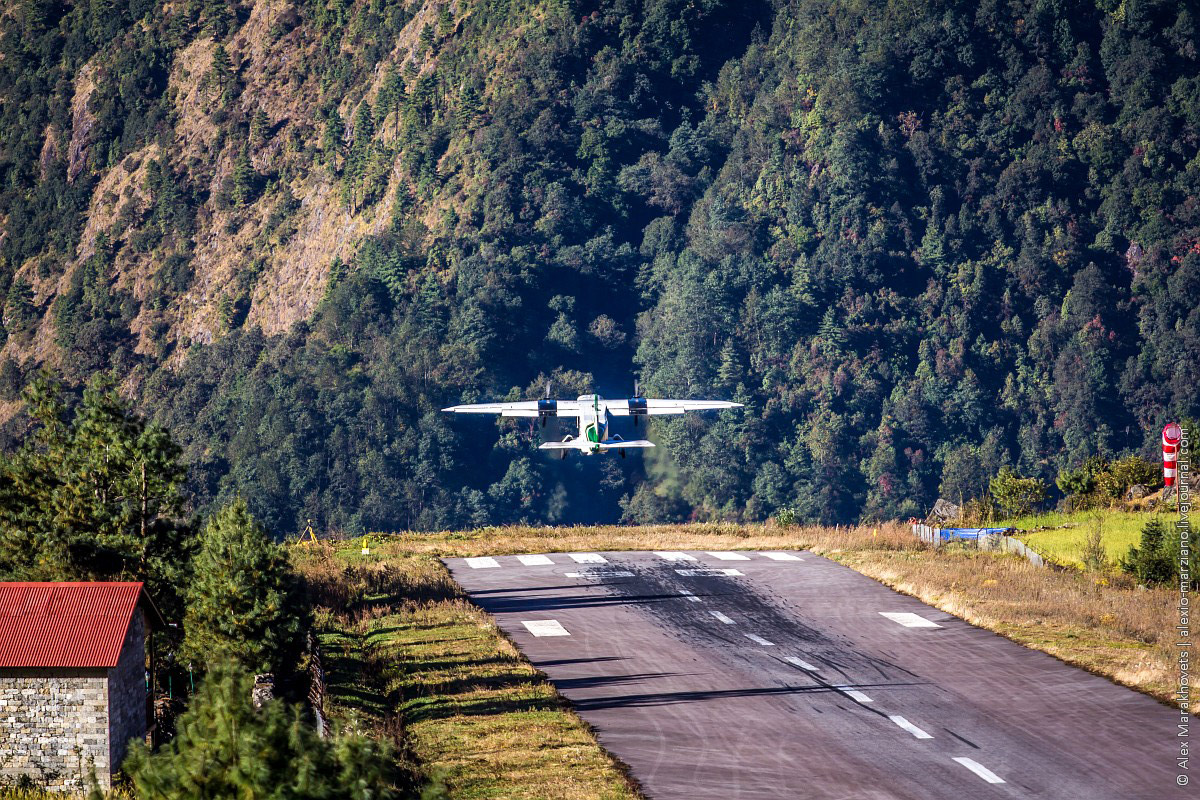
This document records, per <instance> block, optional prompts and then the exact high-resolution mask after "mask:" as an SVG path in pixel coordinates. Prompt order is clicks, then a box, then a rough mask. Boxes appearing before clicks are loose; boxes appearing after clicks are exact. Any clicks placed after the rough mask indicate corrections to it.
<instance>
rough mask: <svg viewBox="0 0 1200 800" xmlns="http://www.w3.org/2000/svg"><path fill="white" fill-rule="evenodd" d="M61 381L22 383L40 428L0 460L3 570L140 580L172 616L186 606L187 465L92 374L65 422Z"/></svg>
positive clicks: (20, 574)
mask: <svg viewBox="0 0 1200 800" xmlns="http://www.w3.org/2000/svg"><path fill="white" fill-rule="evenodd" d="M62 394H63V390H62V387H61V386H59V385H58V384H55V383H53V382H52V381H49V380H48V379H45V378H39V379H37V380H36V381H35V382H34V383H33V385H32V386H31V387H30V389H29V390H28V391H27V392H26V402H27V403H28V409H29V414H30V416H32V417H33V418H34V419H35V420H36V421H37V422H38V423H39V427H38V428H37V429H36V430H35V432H34V433H33V435H32V436H30V437H29V439H28V440H27V441H26V442H25V443H24V445H23V446H22V447H21V448H20V449H19V450H18V451H17V452H16V453H15V454H13V455H12V456H11V457H7V458H4V459H2V460H0V574H2V575H5V576H7V577H9V578H11V579H15V580H59V581H69V580H141V581H145V582H146V587H147V590H148V591H149V593H150V596H151V597H153V598H154V601H155V602H156V603H157V604H158V606H159V608H160V609H161V610H162V611H163V613H164V614H165V615H166V616H167V618H168V619H177V618H178V616H179V613H180V611H181V608H180V605H179V602H178V592H179V587H180V586H182V585H183V584H184V583H185V576H186V574H187V569H188V563H189V557H190V546H189V544H188V540H189V539H190V532H191V528H190V526H189V525H188V524H186V523H185V522H184V521H183V520H182V519H181V517H182V515H183V512H184V508H185V504H186V496H185V495H184V492H183V486H184V481H185V479H186V475H187V473H186V470H185V468H184V467H183V465H182V464H181V463H180V460H179V459H180V450H179V448H178V446H177V445H176V444H175V443H174V442H173V441H172V440H171V437H170V435H169V434H168V433H167V432H166V431H165V430H164V429H163V428H161V427H159V426H157V425H150V424H147V423H146V422H145V420H143V419H142V418H141V417H139V416H138V415H136V414H134V413H133V412H132V411H131V410H130V409H129V407H128V406H127V405H126V404H125V402H124V401H123V400H121V398H120V396H119V395H118V394H117V391H116V381H115V379H114V378H113V377H112V376H110V375H105V374H100V375H97V376H95V377H94V378H93V379H92V380H91V381H90V382H89V384H88V387H87V389H86V390H85V391H84V394H83V402H82V404H81V405H80V406H79V409H78V410H77V411H76V413H75V414H74V416H73V418H71V420H70V422H69V423H68V421H67V418H68V416H69V415H68V410H67V407H66V404H65V403H64V402H63V399H62Z"/></svg>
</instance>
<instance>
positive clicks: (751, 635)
mask: <svg viewBox="0 0 1200 800" xmlns="http://www.w3.org/2000/svg"><path fill="white" fill-rule="evenodd" d="M746 638H747V639H749V640H750V641H752V642H757V643H758V644H761V645H762V646H763V647H774V646H775V643H774V642H768V641H767V640H766V639H764V638H763V637H761V636H759V635H758V634H756V633H747V634H746Z"/></svg>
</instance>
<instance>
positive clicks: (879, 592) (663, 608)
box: [445, 551, 1198, 800]
mask: <svg viewBox="0 0 1200 800" xmlns="http://www.w3.org/2000/svg"><path fill="white" fill-rule="evenodd" d="M722 556H723V557H722ZM601 559H602V560H601ZM445 563H446V565H447V566H448V567H449V568H450V570H451V572H452V573H453V575H454V578H455V580H457V581H458V582H459V583H460V584H461V585H462V586H463V587H464V588H465V590H466V591H467V592H468V594H469V595H470V597H471V599H472V600H473V601H474V602H475V603H477V604H478V605H479V606H481V607H482V608H484V609H485V610H486V611H488V612H489V613H490V614H491V615H492V616H493V617H494V618H495V620H496V622H497V624H498V625H499V626H500V628H501V629H502V630H503V631H504V632H505V633H506V634H507V635H508V636H509V637H510V638H511V639H512V640H513V641H514V642H516V644H517V645H518V646H519V647H520V649H521V651H522V652H523V653H524V654H525V656H526V657H527V658H528V659H529V660H530V662H532V663H533V665H534V666H536V667H537V668H538V669H540V670H541V671H542V672H543V673H545V674H546V675H547V677H549V679H550V680H551V681H553V683H554V685H555V686H556V687H557V688H558V690H559V691H560V692H561V693H562V694H563V696H565V697H566V698H567V699H568V700H570V702H571V703H572V704H573V706H574V707H575V709H576V710H577V711H578V713H579V714H580V715H581V716H582V717H583V718H584V719H585V720H586V721H587V722H588V723H589V724H591V725H592V726H593V727H594V728H595V730H596V733H597V736H598V738H599V740H600V743H601V744H602V745H603V746H604V747H605V748H607V749H608V750H609V751H610V752H612V753H613V755H615V756H616V757H617V758H618V759H620V760H621V761H623V762H624V763H625V764H627V765H628V766H629V768H630V770H631V772H632V774H633V776H634V777H635V778H636V779H637V780H638V781H639V782H640V783H641V785H642V787H643V788H644V789H645V791H646V793H647V794H648V795H649V796H650V797H651V798H654V799H655V800H674V799H675V798H679V800H684V799H686V800H704V799H705V798H714V800H750V799H751V798H836V799H838V800H841V799H842V798H844V799H845V800H850V798H853V799H854V800H883V798H905V800H909V799H911V800H929V799H931V798H947V800H964V799H967V798H970V799H973V798H992V797H996V798H1004V797H1036V798H1066V799H1069V800H1103V799H1105V798H1112V800H1134V799H1135V798H1146V799H1147V800H1149V799H1151V798H1153V799H1155V800H1157V799H1158V798H1174V797H1195V796H1198V795H1197V793H1196V792H1194V791H1193V789H1192V787H1190V786H1189V787H1178V786H1177V785H1176V782H1175V776H1176V769H1175V758H1176V757H1177V756H1178V755H1179V740H1178V739H1177V738H1176V734H1177V730H1176V724H1177V723H1178V721H1179V716H1178V712H1176V711H1173V710H1172V709H1170V708H1168V707H1166V706H1164V705H1161V704H1159V703H1157V702H1155V701H1154V700H1152V699H1150V698H1148V697H1146V696H1144V695H1141V694H1138V693H1137V692H1134V691H1132V690H1130V689H1126V688H1123V687H1120V686H1117V685H1115V684H1113V683H1111V682H1109V681H1108V680H1106V679H1104V678H1100V677H1096V676H1094V675H1091V674H1089V673H1087V672H1085V671H1083V670H1080V669H1075V668H1073V667H1069V666H1067V665H1065V664H1063V663H1062V662H1060V661H1058V660H1056V659H1054V658H1052V657H1050V656H1048V655H1045V654H1043V653H1039V652H1036V651H1033V650H1028V649H1026V648H1024V647H1021V646H1020V645H1017V644H1014V643H1013V642H1010V641H1008V640H1007V639H1004V638H1002V637H1000V636H997V635H995V634H993V633H990V632H988V631H985V630H982V629H979V628H975V627H972V626H971V625H968V624H967V623H965V622H963V621H962V620H960V619H958V618H956V617H954V616H952V615H950V614H947V613H944V612H942V611H938V610H937V609H935V608H932V607H930V606H927V605H925V604H923V603H921V602H920V601H918V600H916V599H914V598H911V597H907V596H904V595H901V594H898V593H896V592H894V591H892V590H891V589H888V588H887V587H885V586H883V585H881V584H879V583H877V582H875V581H873V580H871V579H870V578H867V577H865V576H863V575H860V574H859V573H857V572H854V571H853V570H850V569H848V568H846V567H843V566H840V565H838V564H835V563H834V562H832V561H829V560H827V559H824V558H821V557H819V556H814V555H812V554H811V553H801V552H797V553H778V552H777V553H773V554H770V555H768V554H766V553H757V552H749V551H747V552H744V553H724V554H710V553H705V552H699V551H688V552H687V553H661V554H659V553H648V552H619V553H612V552H604V553H594V554H567V553H552V554H548V555H526V556H497V557H495V558H494V559H493V558H484V559H461V558H451V559H445ZM885 615H886V616H885Z"/></svg>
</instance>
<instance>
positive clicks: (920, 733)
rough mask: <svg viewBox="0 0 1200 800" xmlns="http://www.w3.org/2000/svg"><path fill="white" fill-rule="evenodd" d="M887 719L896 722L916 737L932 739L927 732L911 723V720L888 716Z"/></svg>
mask: <svg viewBox="0 0 1200 800" xmlns="http://www.w3.org/2000/svg"><path fill="white" fill-rule="evenodd" d="M888 719H890V720H891V721H892V722H894V723H896V724H897V725H899V726H900V727H901V728H903V729H904V730H906V731H908V732H909V733H911V734H912V735H913V736H915V737H917V738H918V739H932V738H933V737H932V736H930V735H929V734H928V733H926V732H925V731H923V730H921V729H920V728H918V727H917V726H916V725H913V724H912V723H911V722H909V721H908V720H906V719H905V718H904V717H888Z"/></svg>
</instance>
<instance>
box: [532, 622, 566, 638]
mask: <svg viewBox="0 0 1200 800" xmlns="http://www.w3.org/2000/svg"><path fill="white" fill-rule="evenodd" d="M521 624H522V625H524V626H525V628H526V629H527V630H528V631H529V632H530V633H532V634H533V635H534V636H570V635H571V634H570V633H568V632H567V629H566V628H564V627H563V626H562V625H561V624H560V623H559V621H558V620H556V619H534V620H529V621H523V622H522V623H521Z"/></svg>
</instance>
